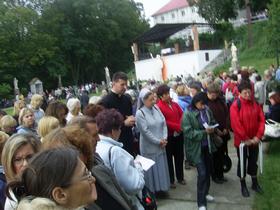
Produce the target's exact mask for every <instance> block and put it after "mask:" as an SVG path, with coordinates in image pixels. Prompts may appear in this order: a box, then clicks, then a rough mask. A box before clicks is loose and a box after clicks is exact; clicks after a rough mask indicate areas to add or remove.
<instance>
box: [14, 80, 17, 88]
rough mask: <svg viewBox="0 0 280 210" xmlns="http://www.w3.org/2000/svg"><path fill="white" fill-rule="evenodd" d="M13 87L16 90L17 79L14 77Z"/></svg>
mask: <svg viewBox="0 0 280 210" xmlns="http://www.w3.org/2000/svg"><path fill="white" fill-rule="evenodd" d="M14 88H15V90H18V80H17V78H14Z"/></svg>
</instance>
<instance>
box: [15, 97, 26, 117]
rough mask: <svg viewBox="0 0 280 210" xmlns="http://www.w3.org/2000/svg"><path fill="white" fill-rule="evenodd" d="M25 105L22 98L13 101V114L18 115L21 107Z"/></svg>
mask: <svg viewBox="0 0 280 210" xmlns="http://www.w3.org/2000/svg"><path fill="white" fill-rule="evenodd" d="M24 107H26V104H25V102H24V100H18V101H16V102H15V103H14V113H13V114H14V116H18V115H19V112H20V110H21V109H23V108H24Z"/></svg>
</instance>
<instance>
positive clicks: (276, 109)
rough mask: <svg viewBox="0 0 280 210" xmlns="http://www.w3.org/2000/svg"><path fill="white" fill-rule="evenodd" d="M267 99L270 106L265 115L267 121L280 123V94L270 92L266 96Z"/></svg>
mask: <svg viewBox="0 0 280 210" xmlns="http://www.w3.org/2000/svg"><path fill="white" fill-rule="evenodd" d="M268 98H269V101H270V104H271V106H270V107H269V112H268V113H267V115H266V117H267V119H271V120H274V121H276V122H279V123H280V93H279V92H271V93H269V94H268Z"/></svg>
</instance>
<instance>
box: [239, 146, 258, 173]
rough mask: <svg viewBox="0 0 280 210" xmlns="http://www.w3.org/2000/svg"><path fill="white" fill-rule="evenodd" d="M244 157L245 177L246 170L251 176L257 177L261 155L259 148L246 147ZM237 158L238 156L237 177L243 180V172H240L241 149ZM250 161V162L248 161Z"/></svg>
mask: <svg viewBox="0 0 280 210" xmlns="http://www.w3.org/2000/svg"><path fill="white" fill-rule="evenodd" d="M243 155H244V156H243V157H244V177H246V168H247V174H249V175H251V176H256V175H257V172H258V165H257V161H258V155H259V147H258V146H250V147H247V146H245V147H244V150H243ZM237 156H238V165H237V176H238V177H239V178H241V171H240V155H239V149H238V148H237ZM247 160H248V161H247Z"/></svg>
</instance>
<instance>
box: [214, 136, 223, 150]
mask: <svg viewBox="0 0 280 210" xmlns="http://www.w3.org/2000/svg"><path fill="white" fill-rule="evenodd" d="M212 140H213V142H214V144H215V146H216V147H221V146H222V145H223V139H222V138H221V137H220V136H219V135H218V134H216V133H213V135H212Z"/></svg>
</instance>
